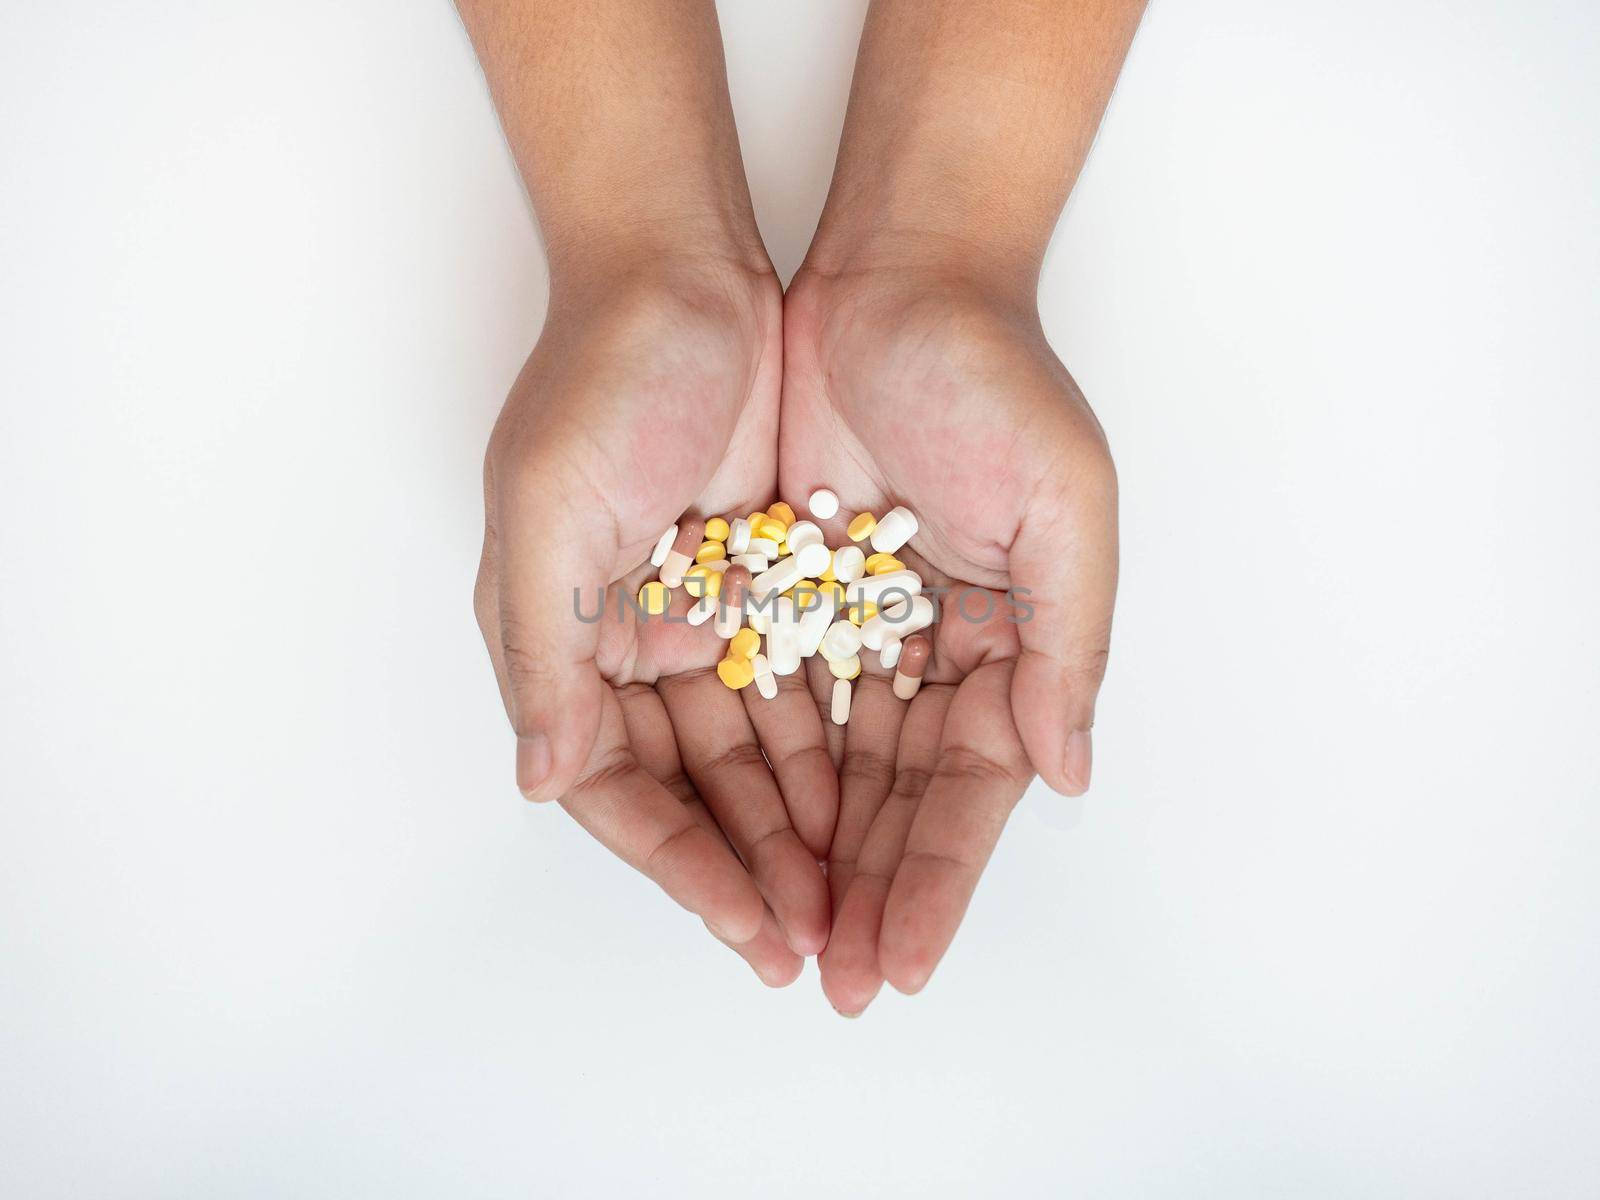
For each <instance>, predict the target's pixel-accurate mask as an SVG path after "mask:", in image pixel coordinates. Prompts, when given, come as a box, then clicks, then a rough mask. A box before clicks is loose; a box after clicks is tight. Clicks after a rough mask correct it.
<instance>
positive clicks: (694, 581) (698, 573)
mask: <svg viewBox="0 0 1600 1200" xmlns="http://www.w3.org/2000/svg"><path fill="white" fill-rule="evenodd" d="M683 590H684V591H686V592H688V593H689V595H691V596H693V597H694V598H695V599H696V600H698V599H699V598H700V597H701V596H720V595H722V572H721V571H713V570H712V569H711V567H710V566H709V565H707V564H706V563H696V564H695V565H694V566H692V567H690V568H689V569H688V570H687V571H685V572H684V573H683Z"/></svg>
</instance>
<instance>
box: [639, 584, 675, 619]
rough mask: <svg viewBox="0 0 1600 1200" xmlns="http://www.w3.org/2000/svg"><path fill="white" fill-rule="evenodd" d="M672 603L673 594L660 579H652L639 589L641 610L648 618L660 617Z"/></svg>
mask: <svg viewBox="0 0 1600 1200" xmlns="http://www.w3.org/2000/svg"><path fill="white" fill-rule="evenodd" d="M671 603H672V593H671V592H670V591H669V590H668V589H667V585H666V584H664V583H662V582H661V581H660V580H659V579H652V580H651V581H650V582H649V583H647V584H645V585H644V586H643V587H642V588H640V589H639V608H640V609H641V610H643V612H644V614H645V615H646V616H648V617H659V616H660V615H661V614H662V613H664V612H666V611H667V605H669V604H671Z"/></svg>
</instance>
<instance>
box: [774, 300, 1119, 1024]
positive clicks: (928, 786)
mask: <svg viewBox="0 0 1600 1200" xmlns="http://www.w3.org/2000/svg"><path fill="white" fill-rule="evenodd" d="M1003 295H1004V293H996V292H990V291H988V290H986V289H984V288H982V287H979V286H976V277H974V278H973V279H964V278H962V277H960V276H952V275H950V274H947V273H941V274H939V275H938V276H934V277H930V276H928V275H925V274H921V273H919V272H917V271H914V270H892V271H891V270H885V271H881V272H876V273H869V274H867V275H864V276H858V277H844V278H841V277H833V278H825V277H820V276H817V275H809V274H806V273H804V272H803V273H802V275H801V276H800V277H799V278H798V279H797V280H796V282H795V284H794V286H793V287H792V288H791V289H790V293H789V296H788V297H787V300H786V305H785V318H784V321H785V328H784V333H785V368H784V385H783V409H782V424H781V428H782V437H781V441H780V449H779V476H780V480H781V482H782V490H783V493H784V494H785V495H802V496H803V495H805V494H807V492H808V491H809V490H810V489H811V488H814V487H816V486H818V485H819V484H823V483H826V484H827V486H829V487H832V488H833V489H834V490H835V491H836V492H837V493H838V495H839V497H840V500H841V502H842V504H843V506H844V509H843V511H842V513H841V519H843V518H847V517H848V516H849V515H850V514H852V513H855V512H858V511H863V510H869V511H872V512H875V513H878V514H879V515H882V513H883V512H884V511H885V509H886V508H888V507H891V506H893V505H895V504H904V505H906V506H907V507H909V508H910V509H911V510H912V511H913V512H915V513H916V515H917V518H918V520H919V522H920V529H919V532H918V534H917V536H916V537H915V538H914V539H913V540H912V543H911V544H910V546H908V547H907V548H906V549H905V550H904V551H901V552H899V553H898V557H900V558H901V559H903V560H904V561H905V562H906V563H907V564H908V565H910V566H912V567H914V568H915V569H916V570H918V571H919V572H920V573H921V574H922V576H923V578H924V580H925V581H926V582H927V584H928V585H930V586H938V585H942V586H946V587H949V588H951V589H953V590H952V591H951V592H950V593H948V594H946V596H945V599H944V603H943V605H942V610H943V611H942V613H941V620H940V621H939V623H938V624H936V625H935V626H934V629H933V631H932V633H933V640H934V651H933V656H932V660H931V663H930V666H929V669H928V673H927V677H926V681H925V683H924V685H923V687H922V689H921V691H920V692H919V693H918V695H917V697H916V698H915V699H914V700H913V701H912V702H911V703H910V704H909V705H907V704H905V703H904V702H902V701H898V700H895V699H894V698H893V697H892V696H891V695H890V694H889V686H888V684H887V682H886V676H887V675H888V674H890V673H889V672H884V671H882V669H881V668H878V667H877V666H876V662H877V656H876V655H870V656H868V655H866V654H864V655H863V661H864V662H865V663H868V664H869V668H868V670H867V671H866V672H864V674H863V676H862V678H861V679H859V680H858V681H857V685H856V690H855V695H854V698H853V702H852V709H851V715H850V722H849V724H848V726H847V727H846V729H845V731H844V735H843V738H842V759H841V763H840V810H839V822H838V829H837V831H836V833H835V835H834V839H833V845H832V848H831V853H830V856H829V886H830V889H831V891H832V895H833V903H834V923H833V932H832V935H831V938H830V941H829V943H828V946H827V949H826V950H825V951H824V953H823V955H822V958H821V967H822V982H823V988H824V990H825V991H826V993H827V995H828V997H829V999H830V1001H831V1002H832V1003H833V1005H834V1006H835V1008H837V1009H839V1010H840V1011H841V1012H844V1013H847V1014H854V1013H857V1012H859V1011H861V1009H863V1008H864V1007H865V1006H866V1005H867V1003H869V1002H870V1001H871V999H872V998H873V996H875V995H876V994H877V991H878V990H879V988H880V986H881V984H882V982H883V980H884V979H885V978H887V979H888V981H889V982H890V983H891V984H893V985H894V986H895V987H896V988H897V989H899V990H901V991H904V992H914V991H917V990H919V989H920V988H921V987H922V986H923V985H924V984H925V983H926V982H927V980H928V977H929V975H930V974H931V973H932V971H933V969H934V967H935V966H936V965H937V964H938V961H939V959H940V958H941V957H942V955H943V954H944V952H945V950H946V948H947V947H948V946H949V943H950V940H951V938H952V937H953V936H954V934H955V931H956V927H957V926H958V925H959V923H960V921H961V918H962V915H963V914H964V912H965V911H966V906H967V903H968V900H969V899H970V898H971V895H972V892H973V889H974V887H975V886H976V884H977V881H978V877H979V875H980V873H981V872H982V870H983V868H984V865H985V864H986V862H987V861H988V858H989V855H990V852H991V851H992V850H993V849H994V846H995V843H996V841H997V840H998V838H999V836H1000V831H1001V829H1002V827H1003V826H1004V824H1005V821H1006V818H1007V816H1008V815H1009V813H1010V811H1011V809H1012V807H1013V806H1014V805H1015V804H1016V802H1017V800H1018V799H1019V798H1020V797H1021V795H1022V793H1023V790H1024V789H1025V788H1026V787H1027V784H1028V782H1029V780H1030V779H1031V777H1032V774H1033V772H1034V771H1038V772H1039V773H1040V774H1042V775H1043V776H1044V778H1045V780H1046V782H1048V783H1049V784H1050V786H1051V787H1053V788H1055V789H1056V790H1057V791H1061V792H1065V793H1068V794H1074V795H1075V794H1078V793H1081V792H1082V791H1083V790H1084V789H1085V788H1087V787H1088V784H1089V769H1090V740H1089V736H1090V735H1089V729H1090V726H1091V725H1092V724H1093V715H1094V700H1095V694H1096V691H1097V689H1098V687H1099V684H1100V680H1101V677H1102V674H1103V672H1104V669H1105V663H1106V655H1107V651H1108V647H1109V641H1110V631H1111V609H1112V602H1113V598H1114V594H1115V589H1116V571H1117V534H1116V479H1115V473H1114V471H1113V469H1112V465H1111V458H1110V455H1109V453H1108V451H1107V448H1106V443H1105V439H1104V436H1103V434H1102V432H1101V429H1100V426H1099V424H1098V422H1096V420H1095V418H1094V415H1093V413H1092V412H1091V411H1090V409H1089V407H1088V405H1087V404H1086V403H1085V402H1084V399H1083V396H1082V394H1081V393H1080V392H1079V391H1078V388H1077V386H1076V385H1075V384H1074V383H1073V381H1072V378H1071V376H1069V375H1068V374H1067V372H1066V370H1065V369H1064V368H1063V367H1062V365H1061V363H1060V362H1059V361H1058V360H1057V359H1056V357H1055V355H1054V354H1053V353H1052V352H1051V350H1050V347H1049V345H1048V343H1047V342H1046V340H1045V337H1044V334H1043V331H1042V330H1041V328H1040V326H1039V322H1038V318H1037V314H1036V312H1035V310H1034V309H1033V307H1032V305H1031V302H1030V303H1026V304H1023V303H1017V302H1015V301H1008V300H1005V299H1002V297H1003ZM1008 591H1010V592H1011V594H1012V595H1013V596H1014V597H1015V599H1016V603H1014V604H1013V603H1009V602H1008V601H1007V593H1008ZM828 682H831V681H828V680H826V679H820V680H819V681H818V683H819V690H818V697H817V699H818V702H819V703H822V702H823V693H824V691H825V687H826V684H827V683H828ZM830 732H831V727H830ZM834 736H835V746H834V749H835V751H836V752H838V751H840V750H841V747H840V746H839V744H838V737H837V734H835V735H834Z"/></svg>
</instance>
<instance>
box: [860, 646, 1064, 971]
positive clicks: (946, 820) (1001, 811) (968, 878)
mask: <svg viewBox="0 0 1600 1200" xmlns="http://www.w3.org/2000/svg"><path fill="white" fill-rule="evenodd" d="M1013 669H1014V667H1013V664H1012V663H1011V662H1010V661H1002V662H995V663H990V664H988V665H987V666H983V667H979V668H978V670H977V671H975V672H973V674H971V675H969V676H968V677H967V678H966V679H965V680H964V681H963V682H962V683H961V685H960V686H959V687H958V688H957V689H956V693H955V696H954V697H953V698H952V700H951V701H950V709H949V712H948V713H947V714H946V716H945V721H944V732H943V734H942V735H941V737H940V742H939V755H938V760H937V763H936V765H935V767H934V770H933V775H932V777H931V778H930V779H929V780H928V787H927V790H926V792H924V794H923V796H922V800H921V803H920V804H918V806H917V810H916V814H915V816H914V817H913V818H912V822H911V828H910V831H909V832H908V833H907V835H906V841H905V852H904V854H903V855H902V856H901V858H900V862H899V866H898V867H897V869H896V870H895V874H894V882H893V883H892V884H891V885H890V887H889V895H888V897H887V899H886V901H885V903H884V910H883V925H882V928H881V930H880V932H879V937H878V965H879V966H880V967H882V968H883V974H884V978H886V979H887V980H888V981H889V982H890V983H891V984H892V985H893V986H894V987H895V988H896V989H897V990H899V991H902V992H915V991H919V990H921V988H922V987H923V986H924V985H925V984H926V983H927V982H928V977H929V976H930V975H931V974H933V969H934V967H936V966H937V965H938V963H939V960H940V959H941V958H942V957H943V956H944V952H945V950H946V949H948V947H949V945H950V941H951V939H952V938H953V937H954V936H955V932H956V927H957V926H959V925H960V924H961V918H962V916H963V915H964V914H965V913H966V910H967V903H968V902H969V901H970V900H971V899H972V893H973V889H975V888H976V887H977V885H978V877H979V875H981V874H982V873H983V868H984V865H985V864H986V863H987V862H988V861H989V855H990V854H991V853H992V852H993V851H994V847H995V843H996V842H998V841H999V840H1000V831H1001V830H1002V829H1003V828H1004V827H1005V823H1006V818H1007V817H1008V816H1009V815H1010V813H1011V810H1012V808H1013V807H1015V805H1016V803H1017V801H1018V800H1019V799H1020V798H1021V796H1022V793H1023V790H1024V789H1025V788H1026V787H1027V786H1028V781H1029V780H1030V779H1031V778H1032V777H1033V772H1032V770H1031V768H1030V767H1029V764H1028V759H1027V755H1026V754H1025V753H1024V752H1023V748H1022V743H1021V740H1020V739H1019V738H1018V736H1017V731H1016V726H1015V724H1014V723H1013V721H1012V719H1011V706H1010V704H1009V703H1008V692H1009V688H1010V686H1011V675H1012V672H1013Z"/></svg>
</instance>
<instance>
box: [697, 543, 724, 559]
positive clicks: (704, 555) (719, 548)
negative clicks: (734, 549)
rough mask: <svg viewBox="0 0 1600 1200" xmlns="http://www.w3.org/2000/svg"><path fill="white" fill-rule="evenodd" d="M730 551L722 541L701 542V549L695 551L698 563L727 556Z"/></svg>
mask: <svg viewBox="0 0 1600 1200" xmlns="http://www.w3.org/2000/svg"><path fill="white" fill-rule="evenodd" d="M727 557H728V552H727V550H726V549H724V548H723V545H722V543H721V542H701V543H700V549H698V550H696V551H695V552H694V560H695V562H697V563H708V562H716V561H717V560H718V559H719V558H727Z"/></svg>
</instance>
